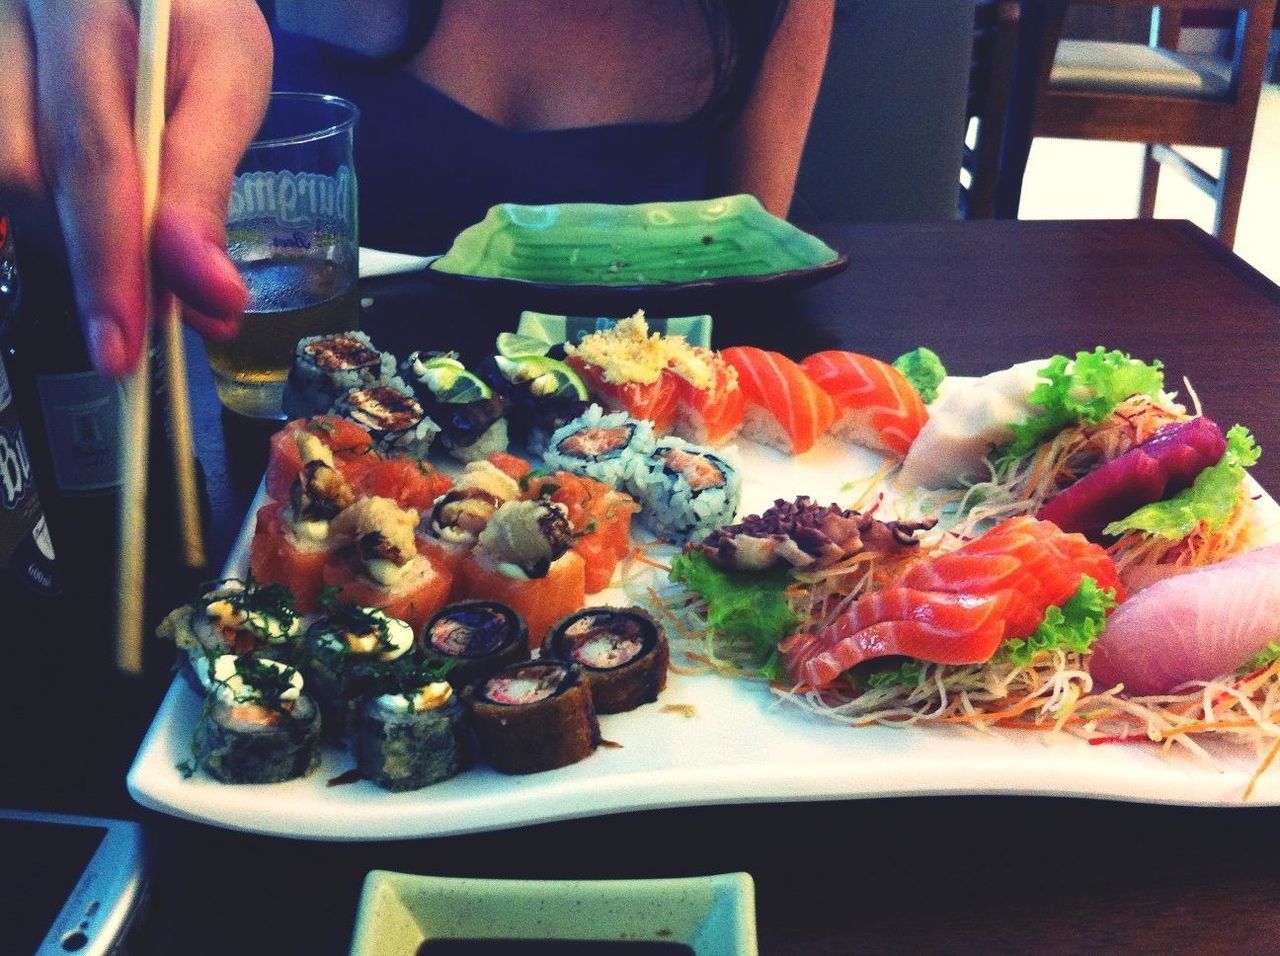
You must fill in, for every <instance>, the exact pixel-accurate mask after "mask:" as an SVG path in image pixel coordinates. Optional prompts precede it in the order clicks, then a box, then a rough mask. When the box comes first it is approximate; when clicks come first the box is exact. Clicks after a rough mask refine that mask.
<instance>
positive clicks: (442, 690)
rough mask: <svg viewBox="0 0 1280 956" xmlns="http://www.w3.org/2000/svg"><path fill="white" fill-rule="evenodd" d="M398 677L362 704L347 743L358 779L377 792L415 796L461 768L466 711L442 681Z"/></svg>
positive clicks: (463, 761) (463, 759)
mask: <svg viewBox="0 0 1280 956" xmlns="http://www.w3.org/2000/svg"><path fill="white" fill-rule="evenodd" d="M416 677H417V675H416V674H413V673H409V674H407V675H402V676H401V677H400V678H399V679H398V680H397V681H395V682H394V684H393V685H392V686H381V687H378V688H376V691H380V693H378V692H374V693H371V694H370V695H369V696H368V697H366V698H365V700H364V703H363V704H362V705H361V707H360V713H359V715H358V717H357V718H356V728H355V734H354V739H353V744H354V750H355V757H356V767H357V769H359V771H360V776H362V777H364V778H365V779H366V780H372V781H373V782H374V783H376V784H377V785H378V786H379V787H381V788H382V789H383V790H392V791H397V792H399V791H405V790H419V789H421V788H422V787H426V786H428V785H430V784H433V783H439V782H440V781H441V780H448V779H449V778H450V777H453V776H456V775H457V773H458V771H459V770H461V769H462V767H463V765H464V764H465V762H466V761H465V755H466V740H467V728H466V711H465V709H464V708H463V706H462V703H461V701H459V699H458V698H457V696H456V695H455V694H454V690H453V688H452V687H451V686H449V684H447V683H445V682H444V681H431V682H429V683H426V684H418V683H417V680H416Z"/></svg>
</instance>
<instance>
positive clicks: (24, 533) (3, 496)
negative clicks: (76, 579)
mask: <svg viewBox="0 0 1280 956" xmlns="http://www.w3.org/2000/svg"><path fill="white" fill-rule="evenodd" d="M12 401H13V392H12V391H11V390H10V388H9V379H8V377H7V376H6V375H5V372H4V366H3V365H0V570H4V569H6V568H8V569H9V570H11V571H13V573H14V575H15V576H16V577H17V579H18V580H19V581H20V582H21V583H22V584H23V585H25V586H26V587H27V588H29V589H30V590H32V591H35V592H36V593H38V594H57V593H58V592H59V591H61V590H62V588H61V585H60V583H59V581H58V578H57V572H56V570H55V566H54V555H53V542H52V541H51V540H50V539H49V529H48V526H47V525H46V524H45V521H44V512H43V511H41V509H40V499H39V497H37V495H36V488H35V483H34V482H33V481H32V480H31V457H30V456H29V455H28V454H27V446H26V444H25V443H24V442H23V440H22V430H21V429H20V428H19V427H18V416H17V415H16V414H15V412H14V410H13V408H12V407H11V405H12Z"/></svg>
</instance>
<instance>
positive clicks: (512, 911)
mask: <svg viewBox="0 0 1280 956" xmlns="http://www.w3.org/2000/svg"><path fill="white" fill-rule="evenodd" d="M442 939H464V940H484V939H489V940H492V939H539V940H546V939H568V940H591V941H603V940H635V941H639V940H645V941H653V942H668V943H684V944H686V945H688V946H689V947H691V948H692V949H693V951H694V953H695V954H696V956H755V954H756V953H757V952H758V949H757V945H756V924H755V890H754V884H753V883H752V880H751V877H750V876H749V875H748V874H746V873H726V874H722V875H719V876H706V877H688V878H684V879H671V880H480V879H464V878H454V877H440V876H412V875H410V874H407V873H392V872H389V871H386V870H374V871H373V872H372V873H370V874H369V875H368V876H367V877H366V878H365V881H364V891H363V892H362V893H361V894H360V911H359V913H358V914H357V915H356V927H355V934H354V938H353V939H352V941H351V956H412V954H413V953H416V952H418V951H419V950H420V949H421V948H422V947H423V944H424V943H426V942H427V941H428V940H442Z"/></svg>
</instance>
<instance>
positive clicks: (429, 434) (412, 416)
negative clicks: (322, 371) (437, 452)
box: [332, 378, 440, 459]
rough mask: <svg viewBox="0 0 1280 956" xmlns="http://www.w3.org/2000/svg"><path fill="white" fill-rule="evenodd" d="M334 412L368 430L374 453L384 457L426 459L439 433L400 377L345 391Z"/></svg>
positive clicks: (435, 425) (335, 404) (336, 403)
mask: <svg viewBox="0 0 1280 956" xmlns="http://www.w3.org/2000/svg"><path fill="white" fill-rule="evenodd" d="M332 411H333V414H335V415H340V416H342V417H343V418H346V419H349V420H350V421H353V422H355V423H356V424H357V425H359V426H360V427H361V428H363V429H365V430H366V431H367V432H368V433H369V435H370V436H371V437H372V438H373V447H374V450H375V451H379V452H381V453H382V454H384V455H401V456H404V457H406V458H419V459H425V458H426V457H427V452H428V451H430V449H431V443H432V441H434V440H435V437H436V435H437V434H439V432H440V426H439V425H437V424H436V423H435V422H433V421H432V420H431V419H430V418H429V417H428V416H427V412H426V409H424V408H423V407H422V403H421V402H419V401H418V400H417V399H416V398H414V396H413V392H411V391H410V390H409V387H408V386H407V385H405V384H404V382H402V381H401V380H400V379H398V378H393V379H392V380H391V381H390V382H387V383H386V384H384V385H373V386H370V387H369V388H361V389H353V390H352V391H349V392H346V393H344V394H343V395H342V397H341V398H339V399H338V400H337V401H336V402H334V403H333V409H332Z"/></svg>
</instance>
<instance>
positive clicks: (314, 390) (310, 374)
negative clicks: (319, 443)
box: [283, 332, 396, 418]
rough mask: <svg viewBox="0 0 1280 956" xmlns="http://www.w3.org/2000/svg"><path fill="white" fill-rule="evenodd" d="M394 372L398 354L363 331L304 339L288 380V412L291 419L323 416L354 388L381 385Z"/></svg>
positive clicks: (296, 350) (294, 355) (286, 388)
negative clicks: (380, 348)
mask: <svg viewBox="0 0 1280 956" xmlns="http://www.w3.org/2000/svg"><path fill="white" fill-rule="evenodd" d="M395 374H396V358H395V356H394V355H392V354H391V353H390V352H380V351H378V349H376V348H374V347H373V342H371V341H370V340H369V336H368V335H366V334H365V333H364V332H338V333H336V334H333V335H313V336H311V337H310V338H305V339H301V340H300V341H299V342H298V344H297V346H296V347H295V348H294V351H293V366H292V367H291V368H290V369H289V379H288V381H287V382H286V383H285V390H284V398H283V405H284V411H285V414H287V415H288V416H289V417H290V418H305V417H306V416H308V415H322V414H324V413H325V412H327V411H328V410H329V409H330V408H332V407H333V403H334V402H335V401H337V400H338V399H339V398H340V397H341V396H343V395H345V394H346V393H347V392H349V391H351V390H352V389H357V388H368V387H370V386H373V385H381V384H383V383H384V382H388V381H390V380H391V379H392V377H393V376H394V375H395Z"/></svg>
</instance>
